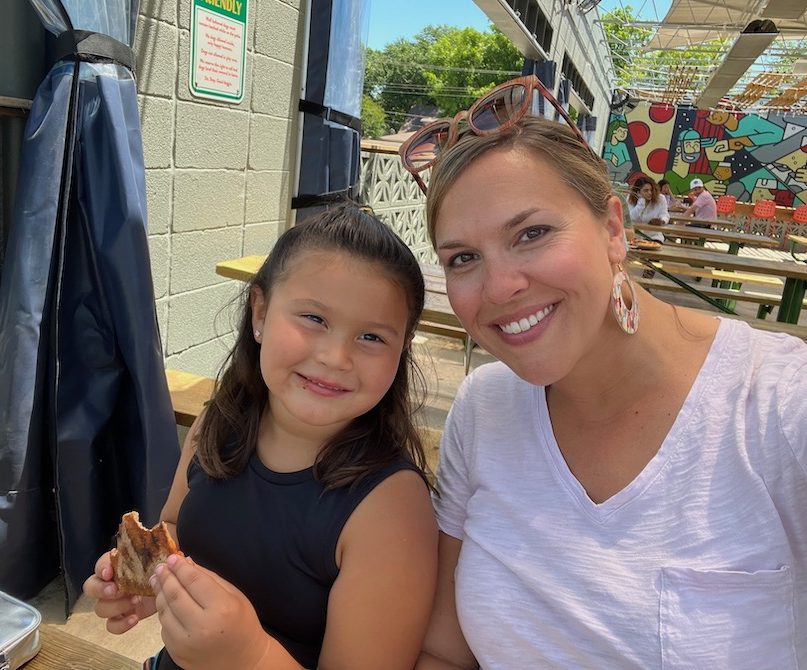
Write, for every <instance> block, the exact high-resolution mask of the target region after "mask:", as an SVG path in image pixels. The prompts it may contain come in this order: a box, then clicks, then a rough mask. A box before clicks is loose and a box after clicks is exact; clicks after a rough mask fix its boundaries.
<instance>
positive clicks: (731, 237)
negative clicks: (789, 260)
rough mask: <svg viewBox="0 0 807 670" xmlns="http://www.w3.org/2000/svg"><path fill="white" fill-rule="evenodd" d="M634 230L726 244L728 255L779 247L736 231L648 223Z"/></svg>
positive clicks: (760, 238)
mask: <svg viewBox="0 0 807 670" xmlns="http://www.w3.org/2000/svg"><path fill="white" fill-rule="evenodd" d="M633 227H634V228H635V229H636V230H640V231H642V232H648V233H662V234H664V235H666V236H668V237H684V238H688V239H698V240H705V241H708V242H727V243H728V245H729V253H730V254H734V255H736V254H737V253H738V252H739V250H740V247H743V246H749V247H762V248H764V249H775V248H776V247H778V246H779V244H780V243H779V240H775V239H773V238H772V237H765V236H763V235H752V234H751V233H743V232H740V231H738V230H715V229H713V228H694V227H692V226H681V225H676V224H668V225H664V226H654V225H651V224H649V223H636V224H634V226H633Z"/></svg>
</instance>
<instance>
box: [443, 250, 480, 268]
mask: <svg viewBox="0 0 807 670" xmlns="http://www.w3.org/2000/svg"><path fill="white" fill-rule="evenodd" d="M475 258H476V254H473V253H471V252H470V251H463V252H461V253H459V254H455V255H454V256H452V257H451V258H449V259H448V267H452V268H457V267H460V266H461V265H465V264H466V263H470V262H471V261H472V260H474V259H475Z"/></svg>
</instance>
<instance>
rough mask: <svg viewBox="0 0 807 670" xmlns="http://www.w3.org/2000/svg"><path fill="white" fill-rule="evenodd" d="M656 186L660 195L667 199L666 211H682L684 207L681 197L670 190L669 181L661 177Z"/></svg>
mask: <svg viewBox="0 0 807 670" xmlns="http://www.w3.org/2000/svg"><path fill="white" fill-rule="evenodd" d="M658 188H659V191H660V192H661V195H662V196H664V199H665V200H666V201H667V211H668V212H683V211H684V210H685V209H686V207H685V206H684V205H683V203H682V202H681V199H680V198H679V197H678V196H676V195H675V194H674V193H673V192H672V189H671V188H670V182H669V181H667V180H666V179H662V180H661V181H659V183H658Z"/></svg>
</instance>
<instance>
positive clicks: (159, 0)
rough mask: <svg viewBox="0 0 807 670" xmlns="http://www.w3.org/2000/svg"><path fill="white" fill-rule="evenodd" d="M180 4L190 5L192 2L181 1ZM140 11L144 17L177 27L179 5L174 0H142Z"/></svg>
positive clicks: (187, 0)
mask: <svg viewBox="0 0 807 670" xmlns="http://www.w3.org/2000/svg"><path fill="white" fill-rule="evenodd" d="M180 4H181V5H185V4H190V1H189V0H181V2H180ZM139 11H140V15H141V16H143V17H148V18H150V19H159V20H160V21H165V22H166V23H171V24H173V25H176V22H177V3H176V2H175V1H174V0H140V10H139ZM141 21H142V19H141ZM138 28H139V26H138Z"/></svg>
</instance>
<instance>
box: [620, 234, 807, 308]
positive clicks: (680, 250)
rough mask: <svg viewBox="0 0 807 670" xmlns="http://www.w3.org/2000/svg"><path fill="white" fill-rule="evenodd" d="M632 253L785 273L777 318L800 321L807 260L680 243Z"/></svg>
mask: <svg viewBox="0 0 807 670" xmlns="http://www.w3.org/2000/svg"><path fill="white" fill-rule="evenodd" d="M630 255H631V256H632V257H634V258H638V259H641V260H649V261H660V262H662V263H665V262H667V263H685V264H687V265H691V266H695V267H713V268H717V269H720V270H739V271H741V272H746V273H750V274H761V275H772V276H775V277H783V278H784V279H785V285H784V288H783V290H782V304H781V305H780V306H779V311H778V312H777V315H776V320H777V321H781V322H784V323H798V321H799V314H800V313H801V308H802V301H803V300H804V291H805V282H807V264H805V263H797V262H795V261H771V260H764V259H758V258H749V257H746V256H734V255H732V254H724V253H719V252H714V251H705V250H703V249H702V248H701V247H690V246H685V245H678V244H675V245H664V246H662V247H661V248H659V249H654V250H638V249H632V250H631V251H630Z"/></svg>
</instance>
